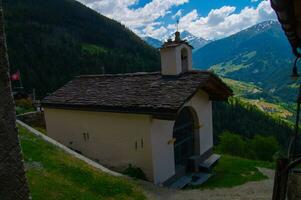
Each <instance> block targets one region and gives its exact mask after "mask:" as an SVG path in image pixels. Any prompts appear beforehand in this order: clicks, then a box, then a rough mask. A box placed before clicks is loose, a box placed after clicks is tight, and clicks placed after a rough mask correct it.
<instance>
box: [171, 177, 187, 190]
mask: <svg viewBox="0 0 301 200" xmlns="http://www.w3.org/2000/svg"><path fill="white" fill-rule="evenodd" d="M190 182H191V177H189V176H182V177H181V178H179V179H178V180H177V181H176V182H174V183H173V184H171V185H170V186H169V187H170V188H172V189H182V188H184V187H185V186H187V185H188V184H189V183H190Z"/></svg>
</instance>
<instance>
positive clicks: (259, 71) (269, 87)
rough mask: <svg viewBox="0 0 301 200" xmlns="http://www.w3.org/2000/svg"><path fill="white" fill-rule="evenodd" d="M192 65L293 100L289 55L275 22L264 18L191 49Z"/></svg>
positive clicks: (291, 56) (281, 32)
mask: <svg viewBox="0 0 301 200" xmlns="http://www.w3.org/2000/svg"><path fill="white" fill-rule="evenodd" d="M193 57H194V67H195V68H197V69H211V70H213V71H215V72H216V73H217V74H219V75H221V76H224V77H226V78H230V79H234V80H238V81H244V82H249V83H254V84H255V85H257V86H259V87H261V88H263V89H264V91H265V93H266V94H269V95H271V96H277V97H279V98H281V99H282V100H283V101H285V102H292V101H294V100H295V89H293V88H290V87H288V85H289V84H291V80H290V79H289V75H290V72H291V67H292V61H293V55H292V54H291V50H290V45H289V43H288V41H287V39H286V37H285V35H284V33H283V31H282V29H281V26H280V24H279V23H278V22H275V21H265V22H262V23H260V24H257V25H255V26H252V27H250V28H247V29H245V30H243V31H241V32H238V33H236V34H234V35H231V36H229V37H226V38H223V39H220V40H216V41H213V42H211V43H210V44H208V45H206V46H204V47H203V48H201V49H199V50H198V51H196V52H194V55H193Z"/></svg>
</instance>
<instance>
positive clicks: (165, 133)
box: [151, 119, 175, 184]
mask: <svg viewBox="0 0 301 200" xmlns="http://www.w3.org/2000/svg"><path fill="white" fill-rule="evenodd" d="M174 123H175V122H174V121H169V120H159V119H153V120H152V126H151V145H152V159H153V172H154V183H155V184H161V183H163V182H164V181H166V180H167V179H168V178H170V177H171V176H173V175H174V174H175V161H174V146H173V144H168V141H169V140H171V139H172V138H173V126H174Z"/></svg>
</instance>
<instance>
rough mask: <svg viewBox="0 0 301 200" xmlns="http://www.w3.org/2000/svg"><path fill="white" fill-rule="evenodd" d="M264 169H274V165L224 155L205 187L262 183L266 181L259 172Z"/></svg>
mask: <svg viewBox="0 0 301 200" xmlns="http://www.w3.org/2000/svg"><path fill="white" fill-rule="evenodd" d="M258 167H262V168H273V167H274V165H273V163H269V162H263V161H254V160H248V159H244V158H240V157H234V156H229V155H222V157H221V159H220V160H219V162H218V164H217V166H216V167H215V168H214V169H213V176H212V177H211V178H210V179H209V180H208V181H207V182H206V183H204V184H203V185H201V186H198V187H201V188H202V189H207V188H210V189H212V188H229V187H234V186H238V185H242V184H244V183H247V182H249V181H261V180H264V179H266V178H267V177H266V176H264V175H263V174H262V173H261V172H260V171H259V170H258Z"/></svg>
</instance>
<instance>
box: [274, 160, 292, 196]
mask: <svg viewBox="0 0 301 200" xmlns="http://www.w3.org/2000/svg"><path fill="white" fill-rule="evenodd" d="M288 164H289V160H288V159H286V158H282V159H278V160H277V166H276V171H275V178H274V189H273V198H272V200H285V199H286V192H287V181H288V173H289V171H287V170H286V169H287V167H288Z"/></svg>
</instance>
